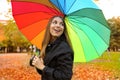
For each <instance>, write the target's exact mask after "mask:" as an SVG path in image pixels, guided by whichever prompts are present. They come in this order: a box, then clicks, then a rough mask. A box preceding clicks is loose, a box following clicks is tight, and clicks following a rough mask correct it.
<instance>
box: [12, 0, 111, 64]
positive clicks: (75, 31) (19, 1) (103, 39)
mask: <svg viewBox="0 0 120 80" xmlns="http://www.w3.org/2000/svg"><path fill="white" fill-rule="evenodd" d="M11 3H12V13H13V17H14V19H15V21H16V24H17V25H18V28H19V30H20V31H21V32H22V33H23V34H24V35H25V36H26V37H27V38H28V40H29V41H30V42H31V43H33V44H35V45H36V46H37V47H38V48H40V49H41V44H42V41H43V36H44V33H45V28H46V25H47V23H48V21H49V19H50V18H51V17H53V16H55V15H59V16H63V17H64V20H65V24H66V26H67V32H68V35H69V38H70V41H71V45H72V48H73V51H74V62H88V61H91V60H94V59H96V58H98V57H99V56H101V55H102V54H103V52H104V51H105V50H106V49H107V48H108V46H109V39H110V28H109V26H108V24H107V22H106V19H105V18H104V15H103V13H102V10H101V9H99V8H98V6H96V5H95V3H94V2H93V1H92V0H11Z"/></svg>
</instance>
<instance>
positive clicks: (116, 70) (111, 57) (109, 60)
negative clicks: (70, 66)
mask: <svg viewBox="0 0 120 80" xmlns="http://www.w3.org/2000/svg"><path fill="white" fill-rule="evenodd" d="M86 64H87V65H89V66H94V67H99V68H101V69H102V70H103V71H105V70H109V71H111V72H112V73H113V76H114V77H120V52H105V53H104V54H103V55H102V56H101V57H99V58H98V59H96V60H93V61H91V62H88V63H75V66H77V65H86Z"/></svg>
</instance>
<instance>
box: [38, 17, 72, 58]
mask: <svg viewBox="0 0 120 80" xmlns="http://www.w3.org/2000/svg"><path fill="white" fill-rule="evenodd" d="M55 17H59V18H61V19H62V21H63V23H64V32H63V34H64V35H65V37H66V40H67V42H68V43H69V45H70V46H71V44H70V40H69V37H68V33H67V30H66V25H65V22H64V18H63V17H61V16H54V17H52V18H51V19H50V20H49V22H48V25H47V27H46V31H45V35H44V39H43V42H42V49H41V52H40V57H42V58H44V56H45V50H46V47H47V45H48V44H49V42H50V40H51V37H52V36H51V34H50V25H51V23H52V20H53V19H54V18H55Z"/></svg>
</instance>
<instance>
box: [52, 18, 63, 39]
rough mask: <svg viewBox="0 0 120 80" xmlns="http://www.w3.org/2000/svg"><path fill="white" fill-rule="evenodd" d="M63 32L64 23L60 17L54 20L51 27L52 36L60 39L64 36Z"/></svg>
mask: <svg viewBox="0 0 120 80" xmlns="http://www.w3.org/2000/svg"><path fill="white" fill-rule="evenodd" d="M63 32H64V25H63V21H62V20H61V18H59V17H56V18H54V19H53V21H52V23H51V25H50V34H51V35H52V36H53V37H59V36H61V35H62V33H63Z"/></svg>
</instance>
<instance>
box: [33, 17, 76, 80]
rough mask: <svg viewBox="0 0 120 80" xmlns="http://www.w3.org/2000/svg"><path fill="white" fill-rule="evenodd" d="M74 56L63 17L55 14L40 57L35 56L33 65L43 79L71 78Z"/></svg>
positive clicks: (60, 79) (48, 28)
mask: <svg viewBox="0 0 120 80" xmlns="http://www.w3.org/2000/svg"><path fill="white" fill-rule="evenodd" d="M73 57H74V56H73V51H72V49H71V48H70V44H69V38H68V36H67V32H66V26H65V23H64V21H63V18H62V17H60V16H55V17H53V18H51V20H50V21H49V23H48V26H47V29H46V33H45V37H44V40H43V44H42V49H41V53H40V58H39V57H37V56H35V57H34V58H33V61H32V65H33V66H34V67H35V68H36V69H37V72H38V73H39V74H41V76H42V80H71V78H72V74H73V72H72V68H73Z"/></svg>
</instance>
